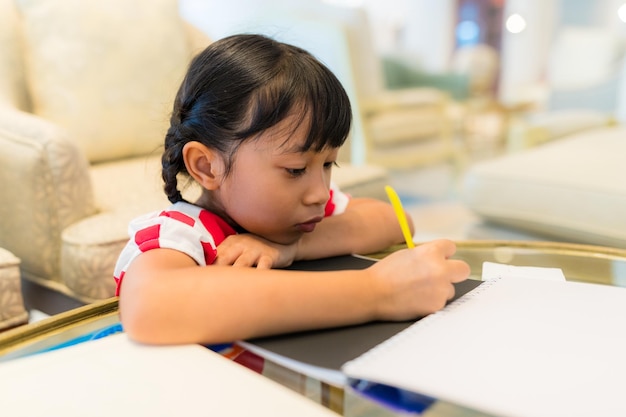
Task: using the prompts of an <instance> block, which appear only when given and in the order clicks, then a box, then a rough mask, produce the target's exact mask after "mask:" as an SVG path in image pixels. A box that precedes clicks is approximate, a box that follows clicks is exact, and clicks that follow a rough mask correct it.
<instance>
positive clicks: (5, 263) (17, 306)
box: [0, 248, 28, 330]
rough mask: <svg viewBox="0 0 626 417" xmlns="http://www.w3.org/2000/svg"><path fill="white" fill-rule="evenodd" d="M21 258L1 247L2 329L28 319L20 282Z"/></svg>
mask: <svg viewBox="0 0 626 417" xmlns="http://www.w3.org/2000/svg"><path fill="white" fill-rule="evenodd" d="M19 263H20V261H19V259H17V258H16V257H15V256H14V255H13V254H12V253H11V252H9V251H7V250H5V249H2V248H0V330H4V329H8V328H11V327H14V326H17V325H20V324H24V323H26V322H27V321H28V313H27V312H26V310H25V309H24V300H23V299H22V286H21V283H20V270H19Z"/></svg>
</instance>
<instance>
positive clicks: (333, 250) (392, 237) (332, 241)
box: [216, 198, 413, 268]
mask: <svg viewBox="0 0 626 417" xmlns="http://www.w3.org/2000/svg"><path fill="white" fill-rule="evenodd" d="M407 219H408V221H409V226H410V228H411V232H413V222H412V219H411V218H410V216H408V215H407ZM403 241H404V236H403V234H402V230H401V229H400V224H399V222H398V219H397V218H396V216H395V212H394V211H393V208H392V206H391V205H390V204H388V203H385V202H383V201H380V200H375V199H370V198H355V199H351V200H350V202H349V203H348V206H347V207H346V210H345V211H344V212H343V213H341V214H338V215H335V216H330V217H326V218H324V220H322V221H321V222H320V223H319V224H318V225H317V227H316V228H315V230H314V231H313V232H311V233H306V234H304V235H303V236H302V238H301V239H300V240H298V241H297V242H296V243H294V244H291V245H280V244H277V243H273V242H269V241H267V240H265V239H263V238H261V237H259V236H256V235H252V234H248V233H246V234H238V235H232V236H229V237H227V238H226V240H224V241H223V242H222V243H221V244H220V245H219V246H218V248H217V259H216V264H217V265H235V266H254V265H256V266H257V267H259V268H280V267H284V266H288V265H290V264H291V263H292V262H293V261H296V260H306V259H320V258H325V257H330V256H337V255H346V254H350V253H359V254H367V253H373V252H378V251H381V250H383V249H386V248H388V247H389V246H391V245H393V244H397V243H401V242H403Z"/></svg>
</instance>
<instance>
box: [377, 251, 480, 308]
mask: <svg viewBox="0 0 626 417" xmlns="http://www.w3.org/2000/svg"><path fill="white" fill-rule="evenodd" d="M455 251H456V245H455V244H454V243H453V242H452V241H449V240H436V241H433V242H429V243H424V244H421V245H419V246H418V247H416V248H414V249H405V250H401V251H398V252H395V253H392V254H391V255H389V256H387V257H386V258H385V259H382V260H380V261H379V262H377V263H376V264H374V265H373V266H371V267H370V268H368V270H369V271H370V272H371V274H372V275H371V277H372V278H373V279H372V281H371V282H373V286H374V289H375V291H377V293H378V294H381V296H380V297H379V302H378V305H377V307H376V316H378V318H379V319H382V320H407V319H411V318H414V317H417V316H425V315H427V314H430V313H434V312H435V311H437V310H439V309H441V308H443V307H444V306H445V304H446V302H447V301H448V300H449V299H451V298H452V297H454V286H453V285H452V284H453V283H455V282H461V281H463V280H465V279H466V278H467V277H468V276H469V274H470V268H469V265H468V264H467V263H465V262H463V261H460V260H452V259H449V258H450V257H451V256H452V255H453V254H454V252H455Z"/></svg>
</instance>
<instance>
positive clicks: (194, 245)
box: [113, 184, 349, 295]
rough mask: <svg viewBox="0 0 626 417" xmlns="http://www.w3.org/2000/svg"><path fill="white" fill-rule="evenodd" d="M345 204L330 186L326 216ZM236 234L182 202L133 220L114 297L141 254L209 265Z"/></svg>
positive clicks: (343, 196) (116, 275)
mask: <svg viewBox="0 0 626 417" xmlns="http://www.w3.org/2000/svg"><path fill="white" fill-rule="evenodd" d="M348 201H349V197H348V195H347V194H344V193H342V192H341V191H340V190H339V189H338V188H337V187H336V186H335V185H334V184H331V189H330V199H329V200H328V202H327V203H326V209H325V216H327V217H328V216H332V215H335V214H340V213H343V212H344V211H345V209H346V206H347V205H348ZM235 233H237V232H236V231H235V229H233V228H232V227H231V226H230V225H229V224H228V223H226V221H224V219H222V218H221V217H219V216H218V215H216V214H214V213H212V212H210V211H208V210H205V209H203V208H201V207H198V206H195V205H193V204H189V203H185V202H178V203H175V204H172V205H171V206H170V207H169V208H167V209H166V210H163V211H160V212H158V211H156V212H152V213H148V214H146V215H143V216H141V217H138V218H136V219H134V220H132V221H131V222H130V224H129V226H128V234H129V236H130V240H129V241H128V243H127V244H126V246H125V247H124V249H123V250H122V252H121V253H120V256H119V258H118V260H117V264H116V265H115V271H114V273H113V276H114V278H115V282H116V284H117V288H116V291H115V293H116V295H119V291H120V285H121V283H122V279H123V278H124V273H125V272H126V270H127V269H128V266H129V265H130V263H131V262H132V261H133V260H134V259H135V258H136V257H137V256H138V255H140V254H141V253H143V252H147V251H149V250H151V249H156V248H167V249H174V250H177V251H180V252H183V253H185V254H187V255H189V256H190V257H191V258H192V259H193V260H194V261H196V263H197V264H198V265H200V266H205V265H211V264H212V263H213V262H214V261H215V258H216V256H217V247H218V246H219V245H220V243H222V242H223V241H224V239H226V237H228V236H230V235H233V234H235Z"/></svg>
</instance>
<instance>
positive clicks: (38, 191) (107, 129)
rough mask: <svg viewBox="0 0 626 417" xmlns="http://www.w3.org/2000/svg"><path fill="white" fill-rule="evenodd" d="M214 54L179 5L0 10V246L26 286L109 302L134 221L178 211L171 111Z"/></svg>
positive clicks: (368, 182) (147, 0)
mask: <svg viewBox="0 0 626 417" xmlns="http://www.w3.org/2000/svg"><path fill="white" fill-rule="evenodd" d="M208 43H209V40H208V39H207V37H206V36H205V35H204V34H202V33H201V32H199V31H198V30H196V29H195V28H194V27H192V26H190V25H189V24H187V23H186V22H185V21H183V20H182V18H181V17H180V15H179V11H178V4H177V2H176V0H107V1H100V0H30V1H18V0H0V88H1V89H0V149H1V151H0V184H2V192H1V193H0V195H1V198H2V201H1V203H2V204H0V246H1V247H5V248H6V249H8V250H10V251H11V252H12V253H14V254H15V255H16V256H17V257H18V258H20V259H21V265H20V267H21V272H22V277H23V278H24V279H28V280H30V281H33V282H35V283H38V284H40V285H43V286H45V287H47V288H52V289H54V290H57V291H60V292H62V293H64V294H66V295H69V296H71V297H73V298H75V299H78V300H81V301H83V302H90V301H92V300H95V299H102V298H107V297H111V296H113V295H114V281H113V279H112V276H113V267H114V264H115V261H116V259H117V256H118V254H119V252H120V251H121V249H122V247H123V246H124V244H125V243H126V241H127V240H128V234H127V224H128V222H129V220H130V219H132V218H133V217H135V216H137V215H139V214H142V213H145V212H148V211H152V210H158V209H160V208H163V207H166V206H167V205H168V204H169V202H168V201H167V198H166V197H165V194H164V193H163V191H162V188H161V178H160V147H161V143H162V141H163V137H164V134H165V131H166V127H167V123H168V118H169V114H168V113H169V111H170V102H171V100H173V98H174V95H175V93H176V89H177V88H178V85H179V83H180V81H181V80H182V77H183V75H184V72H185V70H186V67H187V65H188V62H189V60H190V58H191V57H192V55H193V54H194V53H196V52H198V51H199V50H200V49H201V48H204V47H205V46H206V45H208ZM335 181H336V182H337V183H338V184H339V186H340V187H342V188H343V189H345V190H346V191H347V192H349V193H352V194H353V195H373V196H379V197H384V191H383V185H384V184H385V182H386V181H387V173H386V171H385V170H384V169H382V168H379V167H368V166H362V167H350V166H349V165H348V166H344V167H343V168H342V169H340V170H338V172H337V174H336V177H335ZM186 192H187V195H186V196H187V198H193V195H190V194H189V193H194V192H195V190H193V189H188V190H187V191H186Z"/></svg>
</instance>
